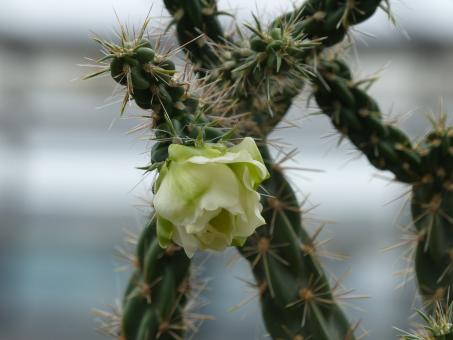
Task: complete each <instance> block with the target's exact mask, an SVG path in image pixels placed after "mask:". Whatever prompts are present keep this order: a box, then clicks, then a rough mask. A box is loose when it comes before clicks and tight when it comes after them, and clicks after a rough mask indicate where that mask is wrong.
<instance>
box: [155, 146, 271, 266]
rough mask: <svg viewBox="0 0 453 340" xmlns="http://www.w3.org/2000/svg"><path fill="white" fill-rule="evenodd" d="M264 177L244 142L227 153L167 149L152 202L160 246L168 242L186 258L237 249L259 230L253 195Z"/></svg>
mask: <svg viewBox="0 0 453 340" xmlns="http://www.w3.org/2000/svg"><path fill="white" fill-rule="evenodd" d="M268 177H269V173H268V171H267V169H266V166H265V165H264V162H263V159H262V157H261V154H260V152H259V150H258V148H257V146H256V144H255V141H254V140H253V139H252V138H249V137H248V138H245V139H244V140H243V141H242V142H241V143H240V144H238V145H235V146H233V147H230V148H227V147H226V146H225V145H223V144H220V143H217V144H205V145H203V146H201V147H192V146H184V145H179V144H172V145H170V147H169V150H168V159H167V161H166V163H165V165H164V166H163V167H162V168H161V170H160V173H159V177H158V178H157V181H156V194H155V196H154V200H153V203H154V208H155V210H156V216H157V236H158V239H159V243H160V245H161V246H162V247H166V246H167V245H168V244H169V243H170V241H173V242H175V243H176V244H178V245H180V246H181V247H183V248H184V250H185V252H186V254H187V255H188V256H189V257H192V256H193V254H194V253H195V251H196V250H197V249H212V250H223V249H225V248H226V247H228V246H231V245H241V244H243V243H244V242H245V240H246V239H247V237H248V236H250V235H251V234H252V233H253V232H254V231H255V229H256V228H257V227H259V226H261V225H263V224H265V220H264V218H263V217H262V216H261V211H262V206H261V204H260V195H259V194H258V193H257V191H256V190H257V188H258V186H259V185H260V184H261V182H263V181H264V180H265V179H266V178H268Z"/></svg>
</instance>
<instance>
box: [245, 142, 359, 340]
mask: <svg viewBox="0 0 453 340" xmlns="http://www.w3.org/2000/svg"><path fill="white" fill-rule="evenodd" d="M260 150H261V154H262V155H263V158H264V160H265V162H266V164H267V166H268V169H269V171H270V173H271V177H270V179H269V180H267V181H266V182H265V183H263V185H264V188H265V190H266V192H268V193H269V195H270V196H269V197H267V198H263V200H262V202H263V206H264V209H263V216H264V217H265V219H266V222H267V223H266V225H265V226H263V227H260V228H258V229H257V232H256V235H255V236H254V237H250V238H249V239H248V240H247V242H246V243H245V245H244V246H243V247H238V250H239V252H240V253H241V254H242V255H243V256H244V258H246V259H247V260H248V261H249V262H250V265H251V267H252V270H253V274H254V276H255V279H256V281H257V284H258V287H259V291H260V301H261V307H262V313H263V318H264V322H265V324H266V328H267V330H268V332H269V333H270V335H271V337H272V338H273V339H307V338H309V339H311V338H313V339H319V340H331V339H351V340H352V339H354V338H355V337H354V331H355V329H354V327H353V326H351V325H350V324H349V322H348V320H347V319H346V317H345V315H344V314H343V312H342V310H341V308H340V307H339V305H338V303H337V301H336V298H335V296H336V295H338V294H339V293H340V292H338V289H339V287H338V286H337V285H336V286H335V287H334V288H333V289H331V286H330V284H329V282H328V279H327V277H326V274H325V273H324V271H323V269H322V267H321V265H320V263H319V261H318V259H317V256H316V247H315V243H314V240H313V239H312V238H311V237H310V236H309V235H308V234H307V232H306V231H305V230H304V228H303V227H302V219H301V208H300V204H299V202H298V201H297V198H296V195H295V193H294V191H293V189H292V188H291V186H290V184H289V183H288V181H287V180H286V179H285V177H284V175H283V173H282V170H281V168H280V167H279V166H277V165H275V164H274V163H273V161H272V159H271V157H270V154H269V150H268V148H267V146H262V147H261V148H260Z"/></svg>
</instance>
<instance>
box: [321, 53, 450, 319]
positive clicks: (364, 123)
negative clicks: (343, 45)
mask: <svg viewBox="0 0 453 340" xmlns="http://www.w3.org/2000/svg"><path fill="white" fill-rule="evenodd" d="M319 74H320V77H322V81H321V79H318V80H316V81H315V82H316V86H315V87H316V88H315V92H314V94H315V98H316V101H317V103H318V105H319V107H320V108H321V110H322V111H323V112H324V113H325V114H326V115H327V116H329V117H330V119H331V121H332V123H333V125H334V126H335V127H336V128H337V129H338V130H339V131H340V132H341V133H342V135H344V136H345V137H347V138H348V139H349V140H350V141H351V142H352V143H353V144H354V145H355V146H356V147H357V148H358V149H359V150H360V151H361V152H363V153H364V154H365V155H366V157H367V158H368V160H369V161H370V162H371V164H373V165H374V166H375V167H376V168H378V169H380V170H389V171H391V172H393V174H394V175H395V178H396V180H398V181H400V182H403V183H407V184H410V185H412V200H411V211H412V218H413V222H414V225H415V229H416V232H417V236H418V237H417V242H418V244H417V248H416V256H415V272H416V276H417V281H418V286H419V289H420V293H421V294H422V296H423V297H424V299H425V302H426V304H427V305H428V310H431V309H432V307H431V306H433V305H434V304H433V303H434V302H436V301H444V300H445V299H446V298H447V297H448V299H447V301H444V303H448V304H449V303H450V302H451V301H452V297H453V295H452V294H448V293H449V292H450V293H451V291H452V288H453V287H452V286H453V127H447V126H446V125H445V124H446V118H445V117H444V118H443V119H441V121H440V122H438V123H436V124H435V125H434V130H433V131H432V132H431V133H429V134H428V136H427V137H426V138H425V139H424V140H423V141H422V142H421V143H419V145H417V146H416V147H414V146H413V145H412V144H411V142H410V141H409V138H408V137H407V136H406V135H405V134H404V133H403V132H402V131H401V130H399V129H398V128H396V127H394V126H391V125H389V124H385V123H383V121H382V114H381V113H380V112H381V111H380V110H379V107H378V105H377V104H376V102H375V101H374V100H373V99H372V98H371V97H369V96H368V95H367V94H366V93H365V92H364V91H363V90H361V89H360V88H359V86H358V85H357V84H354V82H353V81H352V77H351V72H350V71H349V68H348V67H347V66H346V64H345V63H344V62H343V61H341V60H339V59H333V60H323V61H321V62H320V63H319Z"/></svg>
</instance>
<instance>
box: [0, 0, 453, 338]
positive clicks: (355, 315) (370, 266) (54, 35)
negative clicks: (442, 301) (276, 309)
mask: <svg viewBox="0 0 453 340" xmlns="http://www.w3.org/2000/svg"><path fill="white" fill-rule="evenodd" d="M391 3H392V5H394V8H395V13H396V15H397V17H398V22H399V25H400V28H399V29H395V28H394V27H392V26H391V25H390V24H389V23H388V20H387V18H386V16H385V15H384V14H383V13H382V12H381V13H378V14H377V15H375V16H374V17H373V18H372V19H371V20H370V21H369V22H367V23H365V24H363V25H360V26H359V27H357V28H356V29H355V32H354V34H353V37H354V39H355V40H356V41H357V42H358V43H357V50H356V51H355V50H351V52H350V53H349V57H348V61H349V62H350V64H351V65H353V68H354V70H355V74H356V75H357V77H365V76H368V75H371V74H374V73H375V72H377V71H382V72H380V79H379V80H378V81H377V82H376V84H375V85H374V86H373V87H372V89H371V91H370V92H371V94H372V95H373V96H374V97H375V98H376V99H377V100H378V102H379V103H380V104H381V108H382V111H383V112H385V113H386V114H388V116H387V118H389V119H392V118H395V117H400V118H401V119H400V120H399V123H398V124H399V126H401V127H402V128H404V129H405V130H406V131H408V133H409V134H410V135H411V136H412V137H413V139H414V140H417V138H420V137H421V136H422V135H423V133H424V132H425V131H426V129H427V128H428V126H429V124H428V122H427V119H426V118H425V113H427V112H429V111H434V112H436V113H437V112H439V103H440V99H439V98H443V103H444V108H445V110H446V111H448V110H449V111H450V112H452V111H453V102H452V99H453V96H452V91H453V86H452V84H453V21H451V17H452V15H453V1H450V0H432V1H423V0H418V1H414V0H411V1H408V0H407V1H406V2H395V1H391ZM150 5H151V3H150V2H149V1H145V0H130V1H128V2H124V1H120V0H115V1H113V0H112V1H109V0H102V1H100V0H98V1H86V0H79V1H64V2H62V1H55V0H41V1H31V0H14V1H13V0H3V1H2V10H1V11H0V160H1V161H2V165H1V166H0V329H1V332H0V339H5V340H6V339H8V340H16V339H17V340H18V339H37V340H48V339H68V340H71V339H101V338H102V336H100V335H98V334H97V333H96V332H95V326H96V325H95V322H94V321H93V316H92V314H91V309H92V308H104V307H105V306H106V305H109V304H112V303H114V301H115V299H117V298H119V297H120V296H121V292H122V290H123V287H124V284H125V282H126V280H127V276H128V273H127V271H126V272H124V271H119V270H118V269H121V267H122V266H124V264H125V262H122V261H121V260H119V259H118V258H117V257H115V256H114V253H115V247H117V246H118V245H121V244H122V240H123V239H124V238H125V235H124V230H125V229H128V230H132V231H133V232H135V233H138V232H139V230H140V228H141V226H142V219H143V216H144V215H145V213H146V205H147V204H146V202H147V201H149V199H150V193H149V183H150V182H151V180H152V178H146V179H145V180H143V178H142V176H141V172H140V171H137V170H135V169H134V167H135V166H140V165H144V164H146V162H147V160H148V151H149V149H150V144H149V143H147V142H146V141H143V138H141V137H142V136H139V135H133V136H131V135H126V133H125V132H126V131H127V130H128V129H130V128H132V127H133V126H135V125H136V124H137V123H138V121H136V120H134V119H118V118H119V114H118V111H119V109H118V104H117V103H116V101H117V99H118V98H112V97H111V96H112V89H113V83H112V82H111V81H110V80H109V79H107V78H102V79H98V80H93V81H90V82H81V81H74V79H77V78H79V77H80V76H81V75H82V74H84V73H86V72H88V70H87V69H82V68H80V67H78V66H77V64H80V63H84V62H85V61H84V60H83V58H84V57H85V56H95V55H97V46H96V45H95V44H94V43H92V42H90V41H89V39H88V35H89V30H93V31H95V32H97V33H99V34H101V35H106V36H112V29H113V28H114V27H116V22H115V15H114V10H116V11H117V12H118V13H119V17H120V18H121V20H122V21H125V22H128V23H129V24H130V25H136V26H137V25H139V24H140V21H141V20H143V18H144V17H145V16H146V13H147V11H148V9H149V8H150ZM289 5H290V2H289V1H280V2H277V1H261V0H260V2H259V6H257V5H256V4H255V2H252V1H250V2H248V1H247V2H245V1H242V2H241V1H238V0H237V1H229V2H227V1H220V5H219V6H220V8H222V9H232V10H234V11H236V12H237V13H238V15H239V20H240V21H244V20H249V19H250V11H251V10H254V11H258V12H259V13H260V15H261V16H262V17H263V18H264V19H266V18H272V17H274V16H275V15H277V14H278V13H281V12H283V9H284V8H288V6H289ZM258 7H259V8H258ZM151 13H152V16H153V17H159V16H160V15H161V14H163V15H164V16H167V14H166V12H165V11H164V10H163V9H162V6H161V3H160V2H159V1H155V2H154V4H153V5H152V8H151ZM164 22H165V20H164ZM226 24H227V23H226ZM152 25H153V27H156V28H157V29H162V27H165V23H162V22H159V21H157V20H154V21H153V23H152ZM407 36H410V39H408V38H407ZM355 52H357V53H355ZM313 111H316V108H315V107H313V103H312V104H310V105H308V107H307V102H306V100H305V98H304V95H301V96H300V98H299V99H298V100H297V102H296V104H295V105H294V106H293V108H292V109H291V112H290V114H289V117H288V120H290V121H292V122H297V123H298V125H299V126H300V128H299V129H290V130H287V129H282V130H279V131H276V132H275V134H274V135H273V136H272V137H273V138H275V139H281V140H282V141H284V142H285V143H289V144H291V145H292V146H294V147H297V148H298V149H299V153H298V154H297V157H296V158H295V161H297V163H298V165H299V166H302V167H307V168H315V169H322V170H323V172H322V173H314V172H298V171H289V172H288V175H289V176H290V177H291V180H292V181H293V182H294V183H295V185H297V187H298V188H300V190H301V196H303V195H308V194H309V204H308V205H307V206H306V208H309V207H310V206H311V205H317V204H319V206H318V207H317V208H316V209H314V210H312V211H311V212H310V213H309V214H308V218H307V228H308V229H309V230H314V229H315V227H316V225H317V223H318V221H321V220H329V221H335V223H332V224H329V225H328V227H327V229H326V230H325V231H324V232H323V233H322V235H321V239H328V238H331V239H332V240H331V241H330V242H329V244H328V245H327V248H328V250H330V251H334V252H340V253H347V254H349V255H350V258H349V259H348V260H346V261H343V262H337V261H331V260H329V259H328V258H326V259H324V258H323V263H325V265H326V267H327V268H328V270H329V272H330V273H331V276H332V278H334V277H342V276H343V274H344V273H346V274H347V275H346V276H345V279H344V281H343V282H344V285H345V286H346V287H347V288H351V289H354V293H353V294H356V295H366V296H369V298H368V299H363V300H352V301H345V303H346V305H345V310H346V312H347V314H348V316H349V317H350V318H351V319H361V320H362V322H361V326H362V327H363V328H364V329H365V330H366V331H368V337H367V338H368V339H394V338H396V332H395V330H394V329H393V326H397V327H401V328H407V327H408V324H409V322H410V321H408V319H409V317H410V316H411V315H412V313H413V310H414V307H413V306H414V305H413V304H414V303H415V305H417V300H416V299H415V287H414V283H413V281H410V282H409V283H408V284H407V285H406V286H405V287H404V288H400V289H396V287H397V286H398V284H399V283H401V281H402V278H401V277H399V276H395V275H394V274H395V273H396V272H398V271H400V270H401V269H404V268H406V267H408V266H410V263H409V264H408V263H405V262H404V261H403V260H402V259H401V255H402V252H403V250H404V249H402V250H396V251H392V252H383V249H384V248H385V247H387V246H389V245H392V244H396V243H398V242H399V240H400V239H401V237H403V234H404V233H403V232H402V231H401V229H400V228H399V225H400V224H405V223H408V222H409V219H408V218H407V216H406V215H407V211H406V210H405V209H404V208H403V203H404V201H405V199H400V200H397V201H396V202H393V203H389V202H391V201H392V200H393V199H395V198H397V197H399V196H400V195H401V194H403V193H404V192H407V190H408V188H407V187H405V186H402V185H399V184H395V183H391V182H389V180H388V178H391V176H390V174H387V173H378V172H377V171H376V170H374V169H373V168H372V167H371V166H370V165H369V164H368V163H367V161H366V160H365V159H363V158H360V159H356V156H357V153H355V152H354V151H353V148H352V147H351V146H350V145H349V144H348V143H347V142H343V144H342V145H341V147H340V148H337V147H336V143H337V141H338V135H336V134H332V132H333V130H332V128H331V126H330V123H329V121H328V120H327V119H326V118H325V117H323V116H315V117H309V118H307V114H308V113H310V112H313ZM138 112H139V111H138V109H137V108H136V107H134V106H131V107H130V108H129V109H128V113H130V114H134V113H138ZM326 135H328V136H330V137H328V138H323V137H325V136H326ZM400 211H402V214H401V217H400V218H399V220H398V222H396V220H397V217H398V215H399V213H400ZM405 249H407V248H405ZM202 257H203V256H200V258H199V260H200V261H201V260H202ZM232 258H235V252H234V251H230V252H227V253H225V254H220V255H214V256H210V257H209V259H208V260H207V262H206V263H205V265H204V267H205V271H204V273H205V274H204V275H205V276H207V277H210V289H209V290H208V291H207V292H206V293H205V294H204V295H205V297H206V299H208V300H209V301H210V304H209V306H207V307H206V308H204V309H203V310H201V312H203V313H207V314H210V315H213V316H214V317H215V318H216V320H215V321H209V322H206V323H205V324H204V325H203V327H202V328H201V329H200V332H199V333H198V334H197V335H196V336H195V338H196V339H231V338H236V339H255V338H256V339H258V338H263V337H264V334H265V331H264V329H263V326H262V324H261V321H260V320H261V319H260V315H259V310H258V307H257V301H256V299H254V300H252V301H251V302H250V303H249V304H248V305H247V306H246V307H244V308H242V309H239V310H238V311H236V312H234V313H231V312H228V309H229V308H230V307H232V306H234V305H235V304H236V303H239V302H240V301H241V300H242V299H244V298H247V297H249V296H251V295H252V294H253V292H252V291H251V290H250V289H249V288H247V285H246V284H245V283H244V282H242V281H241V280H238V277H239V278H245V279H247V278H249V274H248V269H247V265H246V264H245V263H243V262H241V261H239V262H236V263H235V264H234V265H227V264H228V263H229V262H231V259H232Z"/></svg>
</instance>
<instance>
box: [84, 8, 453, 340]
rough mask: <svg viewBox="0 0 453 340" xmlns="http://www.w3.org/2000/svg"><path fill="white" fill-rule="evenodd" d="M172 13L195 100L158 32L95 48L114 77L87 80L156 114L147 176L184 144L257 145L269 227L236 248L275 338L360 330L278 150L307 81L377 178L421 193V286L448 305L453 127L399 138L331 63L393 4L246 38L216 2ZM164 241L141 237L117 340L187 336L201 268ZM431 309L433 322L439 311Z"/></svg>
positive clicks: (310, 16) (293, 20)
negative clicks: (274, 138)
mask: <svg viewBox="0 0 453 340" xmlns="http://www.w3.org/2000/svg"><path fill="white" fill-rule="evenodd" d="M164 3H165V6H166V7H167V9H168V10H169V12H170V14H171V15H172V16H173V21H172V23H171V24H175V25H176V33H177V37H178V39H179V42H180V44H181V46H182V47H183V48H184V49H185V51H186V52H187V54H188V56H189V57H190V60H191V61H192V63H193V64H194V71H195V72H196V73H197V74H198V75H199V76H200V77H201V78H202V79H201V80H196V81H192V82H201V86H199V87H198V91H197V89H196V86H194V87H192V86H189V84H187V82H186V81H185V80H184V78H183V75H181V74H179V73H178V72H177V71H176V67H175V65H174V63H173V62H172V61H171V60H170V54H161V53H159V52H158V51H157V50H156V48H155V46H152V45H151V43H150V42H149V41H148V40H147V39H145V38H144V33H145V30H146V26H147V23H148V22H145V24H144V25H143V27H142V29H141V30H140V31H139V32H138V34H137V35H136V36H134V37H129V35H128V34H127V31H126V30H125V29H122V30H121V34H120V38H121V41H120V43H119V44H114V43H110V42H107V41H105V40H102V39H100V38H96V40H97V42H99V43H100V44H101V46H102V48H103V51H104V54H105V56H104V57H103V58H101V59H100V60H99V62H100V63H101V64H102V65H103V67H102V69H101V70H100V71H99V72H96V73H94V74H91V75H89V76H88V77H87V78H91V77H94V76H97V75H99V74H103V73H108V72H110V74H111V76H112V78H113V79H114V80H115V81H116V82H117V83H118V84H119V85H121V86H124V87H125V90H126V91H125V97H124V100H123V104H122V108H121V111H122V112H123V111H124V109H125V107H126V104H127V103H128V102H129V101H134V102H135V103H136V104H137V105H138V106H139V107H140V108H142V109H144V110H150V111H151V112H152V114H150V115H146V116H145V118H146V119H151V120H152V129H153V132H154V134H155V141H156V142H155V144H154V146H153V149H152V152H151V163H150V165H149V166H147V167H145V168H144V169H145V170H146V171H154V170H158V171H159V170H160V169H161V167H162V166H163V164H164V163H165V161H166V160H167V157H168V147H169V145H171V144H173V143H179V144H183V145H188V146H192V145H195V146H196V145H202V144H203V143H205V142H211V143H212V142H218V141H222V142H225V141H228V140H229V139H230V138H231V137H234V138H241V137H246V136H252V137H254V138H255V139H256V140H257V141H259V144H260V152H261V154H262V156H263V159H264V162H265V164H266V166H267V168H268V171H269V173H270V174H271V177H270V179H268V180H267V181H265V182H264V183H263V191H265V192H266V193H267V194H268V195H266V196H265V195H262V200H261V201H262V206H263V216H264V218H265V221H266V224H265V225H264V226H262V227H260V228H258V229H257V231H256V233H255V234H254V235H253V236H251V237H249V238H248V239H247V240H245V243H244V244H242V242H239V243H241V245H238V246H237V249H238V251H239V252H240V254H241V255H242V256H243V257H244V258H245V259H246V260H248V261H249V263H250V266H251V269H252V271H253V275H254V277H255V279H256V282H257V287H258V289H259V296H260V302H261V308H262V314H263V319H264V322H265V325H266V328H267V331H268V332H269V334H270V336H271V337H272V338H273V339H321V340H322V339H326V340H328V339H354V338H355V334H354V332H355V329H356V325H351V324H350V323H349V321H348V320H347V319H346V317H345V315H344V314H343V312H342V310H341V308H340V306H339V305H338V302H337V299H336V297H337V296H338V295H339V292H338V286H337V285H334V286H333V287H331V286H330V283H329V280H328V278H327V275H326V274H325V273H324V271H323V269H322V267H321V265H320V263H319V260H318V258H317V254H316V247H315V242H314V240H313V238H312V237H310V236H309V235H308V233H307V232H306V231H305V229H304V228H303V225H302V218H301V209H300V203H299V202H298V199H297V197H296V195H295V193H294V190H293V188H292V187H291V186H290V184H289V182H288V181H287V180H286V178H285V176H284V174H283V169H282V167H281V166H280V164H279V162H275V161H274V160H273V159H272V157H271V154H270V150H269V147H268V145H267V144H268V143H267V138H268V135H269V134H270V133H271V132H272V131H273V130H274V128H275V127H276V126H277V124H279V123H280V122H281V121H282V119H283V118H284V117H285V114H286V112H287V111H288V109H289V108H290V106H291V104H292V102H293V99H294V97H295V96H297V95H298V94H299V93H300V92H301V91H302V89H303V87H304V84H305V83H306V82H310V83H312V84H313V94H314V98H315V100H316V102H317V104H318V105H319V107H320V109H321V110H322V111H323V112H324V113H325V114H326V115H327V116H329V118H330V119H331V120H332V123H333V125H334V126H335V127H336V128H337V129H338V130H339V131H340V132H341V133H342V135H343V136H344V137H347V138H348V139H350V140H351V142H352V143H353V144H354V145H355V146H356V147H357V148H358V149H359V150H360V151H361V152H363V153H364V154H365V155H366V156H367V158H368V159H369V161H370V162H371V163H372V164H373V165H374V166H375V167H376V168H378V169H380V170H389V171H391V172H393V174H394V175H395V178H396V179H397V180H398V181H401V182H403V183H407V184H410V185H412V188H413V190H412V191H413V194H412V205H411V207H412V214H413V221H414V225H415V227H416V230H417V236H418V237H417V239H418V245H417V250H416V259H415V260H416V265H415V268H416V274H417V279H418V283H419V288H420V291H421V293H422V295H423V296H424V298H425V300H426V301H427V302H433V301H435V302H436V303H437V302H439V303H440V302H443V303H450V302H451V301H450V299H449V298H448V297H447V296H448V295H447V293H448V291H449V290H450V285H451V282H452V279H453V277H452V276H453V273H452V269H453V265H452V264H451V263H452V258H453V255H451V254H453V251H452V247H453V244H452V243H453V241H450V240H452V239H453V238H452V236H453V235H451V233H452V232H451V231H450V229H452V228H451V227H452V223H453V212H452V211H451V210H452V207H453V201H452V191H453V169H452V167H453V128H452V127H447V126H446V120H445V119H443V120H441V121H440V122H438V123H436V124H435V126H434V129H433V132H431V133H430V134H429V135H428V136H427V137H426V138H425V140H424V141H422V142H421V143H419V144H418V145H413V144H412V143H411V142H410V140H409V138H408V137H407V136H406V135H405V134H404V133H403V132H402V131H400V130H399V129H398V128H396V127H394V126H392V125H389V124H385V123H383V121H382V114H381V112H380V110H379V107H378V105H377V104H376V103H375V101H374V100H373V99H372V98H371V97H369V96H368V95H367V94H366V92H365V91H364V90H362V89H361V88H360V83H355V82H354V81H353V79H352V75H351V72H350V70H349V68H348V66H347V65H346V64H345V62H344V61H342V60H341V59H340V58H339V57H337V56H336V55H335V56H334V57H332V58H327V57H326V54H325V53H323V50H324V49H325V48H327V47H331V46H333V45H335V44H337V43H339V42H341V41H342V40H343V39H344V37H345V35H346V34H347V30H348V28H349V27H350V26H352V25H355V24H358V23H360V22H363V21H364V20H366V19H367V18H369V17H370V16H371V15H373V13H374V12H375V11H376V9H377V8H378V7H381V8H383V9H384V10H387V11H388V4H387V6H385V4H386V1H381V0H362V1H346V0H340V1H337V0H308V1H307V2H306V3H305V4H304V5H302V6H301V7H300V8H296V9H295V10H294V11H292V12H290V13H287V14H284V15H282V16H280V17H278V18H276V19H275V20H274V21H273V22H272V23H271V24H270V26H269V27H263V25H262V24H261V23H260V21H259V20H258V19H257V18H256V17H254V19H255V22H254V23H253V24H249V25H245V27H246V29H247V30H248V33H247V34H244V33H243V32H241V31H240V30H238V31H237V33H236V35H230V36H228V37H227V36H225V35H224V33H223V30H222V28H221V25H220V24H219V20H218V16H219V15H223V14H227V13H223V12H220V11H218V9H217V5H216V2H215V1H214V0H185V1H182V0H164ZM233 140H234V139H231V141H233ZM164 229H165V228H164ZM165 232H166V230H163V229H162V228H161V227H159V224H158V223H156V218H155V217H151V218H150V223H149V225H148V226H147V227H146V228H145V229H144V231H143V232H142V235H141V236H140V239H139V242H138V245H137V253H136V258H137V261H136V269H135V272H134V273H133V275H132V276H131V279H130V282H129V285H128V287H127V289H126V293H125V297H124V301H123V313H122V321H121V330H120V332H119V335H120V336H121V337H122V339H124V340H145V339H167V338H168V339H171V338H175V339H180V338H182V337H183V335H184V332H185V331H186V330H187V328H188V327H187V320H186V321H185V319H184V310H185V308H186V305H187V301H188V300H189V299H190V296H191V289H190V284H189V282H190V270H189V266H190V262H191V261H190V259H189V258H188V257H187V256H186V255H185V254H184V252H183V251H182V249H181V248H180V247H179V246H177V245H176V244H173V243H170V245H169V246H168V247H167V248H166V249H162V248H161V247H160V245H159V242H158V236H159V234H160V235H162V234H163V233H165ZM167 237H168V235H167ZM168 239H169V238H168ZM434 305H435V304H433V305H432V306H434ZM427 310H428V312H429V313H435V311H434V308H432V307H428V308H427ZM430 320H431V319H430ZM434 335H435V334H434ZM434 335H433V336H434ZM436 339H437V338H436Z"/></svg>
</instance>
